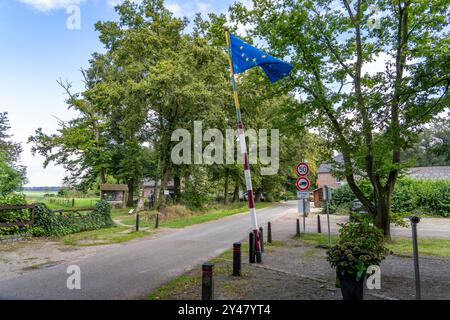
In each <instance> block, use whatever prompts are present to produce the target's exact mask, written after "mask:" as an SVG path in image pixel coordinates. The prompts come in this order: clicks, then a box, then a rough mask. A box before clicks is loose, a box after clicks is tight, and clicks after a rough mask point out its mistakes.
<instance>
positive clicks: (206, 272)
mask: <svg viewBox="0 0 450 320" xmlns="http://www.w3.org/2000/svg"><path fill="white" fill-rule="evenodd" d="M213 269H214V263H210V262H206V263H204V264H203V266H202V300H214V282H213Z"/></svg>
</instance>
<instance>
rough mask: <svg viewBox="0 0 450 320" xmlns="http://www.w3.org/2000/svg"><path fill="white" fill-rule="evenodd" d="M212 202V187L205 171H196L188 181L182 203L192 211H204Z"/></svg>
mask: <svg viewBox="0 0 450 320" xmlns="http://www.w3.org/2000/svg"><path fill="white" fill-rule="evenodd" d="M210 200H211V193H210V185H209V184H208V182H207V180H206V179H205V172H204V171H203V170H199V169H195V170H194V171H193V172H192V175H191V177H190V179H188V180H187V181H186V186H185V190H184V193H183V195H182V201H183V202H184V203H185V204H186V206H187V207H188V208H189V209H191V210H194V209H202V208H203V207H204V206H205V204H206V203H207V202H208V201H210Z"/></svg>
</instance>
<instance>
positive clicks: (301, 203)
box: [295, 162, 311, 232]
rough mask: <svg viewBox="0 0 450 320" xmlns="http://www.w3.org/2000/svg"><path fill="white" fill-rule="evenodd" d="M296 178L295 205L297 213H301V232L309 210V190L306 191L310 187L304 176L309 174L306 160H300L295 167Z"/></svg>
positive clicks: (304, 227) (309, 182)
mask: <svg viewBox="0 0 450 320" xmlns="http://www.w3.org/2000/svg"><path fill="white" fill-rule="evenodd" d="M296 171H297V175H298V176H299V178H298V179H297V182H296V184H295V185H296V186H297V189H298V190H299V191H297V199H298V200H297V201H298V203H297V206H298V213H301V214H302V215H303V232H306V215H307V214H308V213H309V211H310V196H311V194H310V192H309V191H308V190H309V188H310V187H311V181H310V180H309V179H308V178H307V177H306V176H307V175H308V174H309V165H308V164H307V163H306V162H300V163H299V164H298V165H297V168H296Z"/></svg>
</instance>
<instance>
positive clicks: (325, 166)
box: [317, 154, 344, 173]
mask: <svg viewBox="0 0 450 320" xmlns="http://www.w3.org/2000/svg"><path fill="white" fill-rule="evenodd" d="M334 161H336V162H339V163H342V162H344V157H343V156H342V154H338V155H337V156H336V157H334ZM332 168H333V164H332V163H329V162H324V163H322V164H321V165H320V166H319V170H317V173H331V169H332Z"/></svg>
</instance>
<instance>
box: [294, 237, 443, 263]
mask: <svg viewBox="0 0 450 320" xmlns="http://www.w3.org/2000/svg"><path fill="white" fill-rule="evenodd" d="M337 238H338V237H337V236H335V235H332V236H331V244H335V243H336V240H337ZM293 239H296V240H299V241H302V242H305V243H309V244H312V245H320V246H326V245H328V236H327V235H326V234H319V233H306V234H302V235H301V236H300V238H299V237H293ZM386 247H388V248H389V249H390V250H392V251H393V252H394V253H395V254H401V255H412V240H411V239H410V238H405V237H396V238H393V239H392V240H391V241H387V242H386ZM418 247H419V254H421V255H422V254H423V255H428V256H436V257H444V258H450V249H449V248H450V239H440V238H419V239H418Z"/></svg>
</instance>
